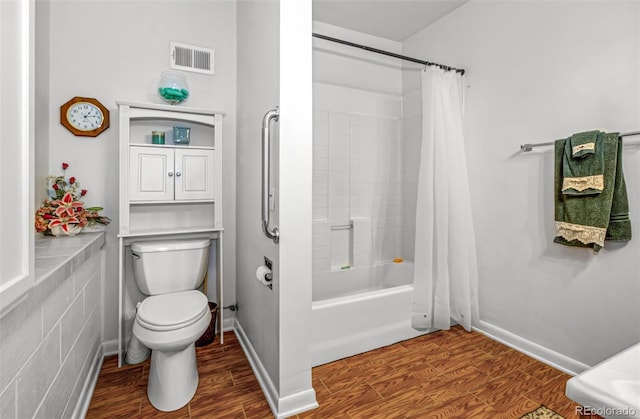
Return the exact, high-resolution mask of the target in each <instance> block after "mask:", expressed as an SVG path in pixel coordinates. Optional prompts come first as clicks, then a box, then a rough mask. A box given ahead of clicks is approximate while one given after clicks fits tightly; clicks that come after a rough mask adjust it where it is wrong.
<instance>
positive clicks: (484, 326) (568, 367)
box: [473, 320, 589, 375]
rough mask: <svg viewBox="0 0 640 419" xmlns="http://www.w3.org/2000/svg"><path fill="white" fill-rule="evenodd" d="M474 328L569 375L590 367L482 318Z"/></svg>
mask: <svg viewBox="0 0 640 419" xmlns="http://www.w3.org/2000/svg"><path fill="white" fill-rule="evenodd" d="M473 329H474V330H475V331H477V332H479V333H482V334H483V335H485V336H487V337H489V338H491V339H493V340H496V341H498V342H500V343H503V344H505V345H507V346H509V347H510V348H513V349H515V350H516V351H518V352H522V353H523V354H525V355H527V356H530V357H531V358H534V359H537V360H538V361H540V362H544V363H545V364H547V365H549V366H551V367H553V368H556V369H558V370H560V371H562V372H565V373H567V374H569V375H577V374H580V373H581V372H583V371H585V370H587V369H588V368H589V366H588V365H587V364H583V363H582V362H580V361H577V360H575V359H573V358H569V357H568V356H566V355H563V354H561V353H559V352H556V351H554V350H552V349H549V348H547V347H544V346H542V345H539V344H537V343H535V342H532V341H530V340H528V339H525V338H523V337H522V336H518V335H516V334H514V333H511V332H509V331H508V330H505V329H502V328H500V327H498V326H495V325H493V324H491V323H487V322H484V321H482V320H480V321H479V322H478V325H477V326H474V327H473Z"/></svg>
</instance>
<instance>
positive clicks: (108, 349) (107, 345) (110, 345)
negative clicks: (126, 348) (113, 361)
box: [102, 339, 118, 356]
mask: <svg viewBox="0 0 640 419" xmlns="http://www.w3.org/2000/svg"><path fill="white" fill-rule="evenodd" d="M102 353H103V354H104V356H111V355H118V339H111V340H107V341H105V342H102Z"/></svg>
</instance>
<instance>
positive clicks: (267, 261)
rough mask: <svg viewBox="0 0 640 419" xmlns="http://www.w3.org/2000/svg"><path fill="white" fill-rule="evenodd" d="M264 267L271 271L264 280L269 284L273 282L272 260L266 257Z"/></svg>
mask: <svg viewBox="0 0 640 419" xmlns="http://www.w3.org/2000/svg"><path fill="white" fill-rule="evenodd" d="M264 266H266V267H267V268H269V271H271V272H269V273H268V274H266V275H265V276H264V278H265V279H266V280H267V281H269V282H271V281H273V262H272V261H271V259H269V258H268V257H266V256H265V257H264Z"/></svg>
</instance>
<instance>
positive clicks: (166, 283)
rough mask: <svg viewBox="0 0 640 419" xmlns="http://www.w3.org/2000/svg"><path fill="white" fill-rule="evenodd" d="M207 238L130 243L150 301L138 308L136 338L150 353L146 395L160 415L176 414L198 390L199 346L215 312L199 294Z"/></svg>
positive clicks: (140, 281) (136, 274) (136, 270)
mask: <svg viewBox="0 0 640 419" xmlns="http://www.w3.org/2000/svg"><path fill="white" fill-rule="evenodd" d="M210 245H211V242H210V240H209V239H194V240H165V241H146V242H136V243H132V244H131V255H132V258H133V275H134V278H135V281H136V284H137V285H138V288H140V291H142V292H143V293H144V294H146V295H148V296H149V297H147V298H145V299H144V300H143V301H142V302H140V303H138V306H137V313H136V318H135V321H134V323H133V336H134V337H135V338H137V339H138V340H139V341H140V343H142V344H143V345H144V346H146V347H147V348H149V349H151V366H150V369H149V383H148V385H147V395H148V397H149V401H150V402H151V404H152V405H153V406H154V407H155V408H156V409H158V410H161V411H163V412H170V411H174V410H178V409H180V408H181V407H183V406H184V405H186V404H187V403H189V401H190V400H191V398H192V397H193V395H194V394H195V392H196V388H197V387H198V368H197V365H196V351H195V342H196V340H198V338H199V337H200V336H201V335H202V334H203V333H204V332H205V331H206V330H207V328H208V326H209V323H210V321H211V311H210V310H209V304H208V300H207V297H206V296H205V295H204V294H203V293H202V292H200V291H199V290H197V289H196V288H198V287H199V286H200V285H201V284H202V281H203V280H204V276H205V273H206V271H207V265H208V263H209V247H210Z"/></svg>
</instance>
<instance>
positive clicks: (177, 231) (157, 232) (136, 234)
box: [118, 228, 224, 238]
mask: <svg viewBox="0 0 640 419" xmlns="http://www.w3.org/2000/svg"><path fill="white" fill-rule="evenodd" d="M223 231H224V229H223V228H184V229H174V230H162V229H153V230H140V231H132V232H130V233H128V234H118V237H122V238H128V237H142V236H167V235H178V234H199V233H221V232H223Z"/></svg>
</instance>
